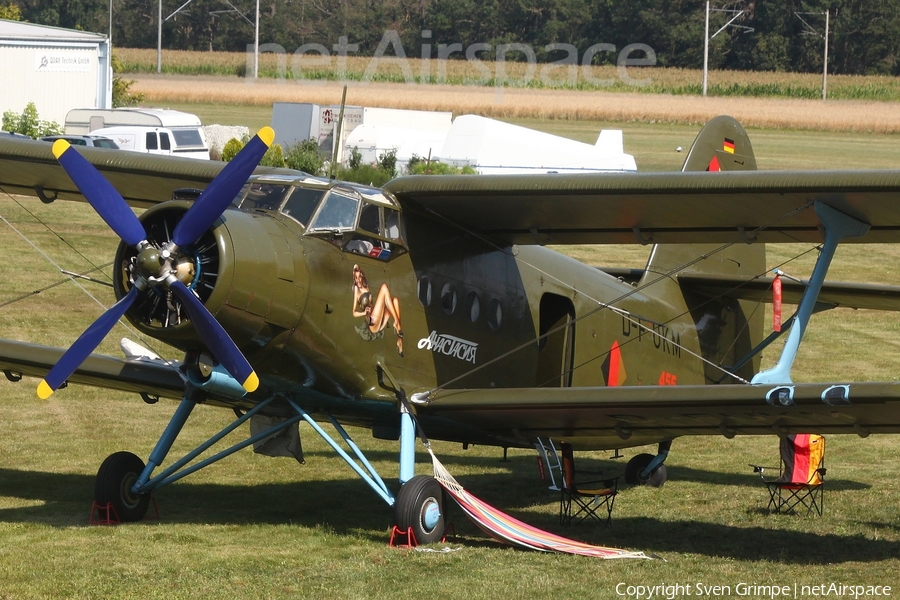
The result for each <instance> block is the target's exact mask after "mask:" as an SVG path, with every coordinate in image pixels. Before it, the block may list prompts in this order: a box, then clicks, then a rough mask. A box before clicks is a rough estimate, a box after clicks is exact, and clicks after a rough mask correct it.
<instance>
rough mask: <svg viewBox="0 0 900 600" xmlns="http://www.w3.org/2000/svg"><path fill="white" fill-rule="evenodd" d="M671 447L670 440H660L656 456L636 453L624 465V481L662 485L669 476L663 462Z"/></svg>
mask: <svg viewBox="0 0 900 600" xmlns="http://www.w3.org/2000/svg"><path fill="white" fill-rule="evenodd" d="M671 448H672V442H671V440H669V441H665V442H660V443H659V449H658V450H657V454H656V456H653V455H652V454H638V455H637V456H634V457H632V459H631V460H629V461H628V464H626V465H625V481H627V482H628V483H630V484H631V485H649V486H652V487H662V486H663V485H665V483H666V481H667V480H668V478H669V474H668V472H667V470H666V465H665V464H664V463H665V461H666V458H667V457H668V456H669V450H670V449H671Z"/></svg>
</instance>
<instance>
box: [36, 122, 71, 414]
mask: <svg viewBox="0 0 900 600" xmlns="http://www.w3.org/2000/svg"><path fill="white" fill-rule="evenodd" d="M60 141H65V140H60ZM52 394H53V388H51V387H50V386H49V385H47V382H46V381H44V380H43V379H41V382H40V383H39V384H38V388H37V395H38V398H40V399H41V400H46V399H47V398H49V397H50V396H51V395H52Z"/></svg>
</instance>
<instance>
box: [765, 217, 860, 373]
mask: <svg viewBox="0 0 900 600" xmlns="http://www.w3.org/2000/svg"><path fill="white" fill-rule="evenodd" d="M813 209H814V210H815V211H816V214H817V215H818V216H819V218H820V219H822V224H823V225H824V226H825V244H824V245H823V246H822V251H821V253H819V258H818V260H816V267H815V269H813V273H812V277H810V279H809V286H808V287H807V288H806V291H805V292H804V293H803V298H801V299H800V306H799V307H798V308H797V315H796V321H795V322H794V326H793V327H791V332H790V334H789V335H788V339H787V341H786V342H785V343H784V348H783V349H782V351H781V357H780V358H779V359H778V363H777V364H776V365H775V366H774V367H772V368H771V369H768V370H766V371H760V372H759V373H757V374H756V375H755V376H754V377H753V379H752V380H751V381H750V383H764V384H788V383H792V380H791V366H792V365H793V364H794V358H796V356H797V350H798V349H799V348H800V341H801V340H802V339H803V334H804V333H805V332H806V324H807V323H809V318H810V316H812V313H813V308H814V307H815V304H816V300H817V299H818V297H819V291H820V290H821V289H822V284H823V283H824V282H825V275H826V274H827V273H828V268H829V267H830V266H831V260H832V259H833V258H834V252H835V250H837V247H838V244H839V243H840V242H841V240H843V239H844V238H848V237H858V236H861V235H863V234H864V233H866V232H867V231H868V230H869V225H868V224H867V223H863V222H862V221H859V220H857V219H855V218H853V217H851V216H849V215H847V214H844V213H842V212H840V211H838V210H836V209H834V208H832V207H830V206H828V205H827V204H823V203H821V202H818V201H817V202H816V203H815V204H814V205H813Z"/></svg>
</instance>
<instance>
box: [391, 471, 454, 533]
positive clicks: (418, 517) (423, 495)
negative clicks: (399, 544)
mask: <svg viewBox="0 0 900 600" xmlns="http://www.w3.org/2000/svg"><path fill="white" fill-rule="evenodd" d="M444 505H445V502H444V489H443V488H442V487H441V484H439V483H438V482H437V481H436V480H435V479H434V477H429V476H428V475H416V476H415V477H413V478H412V479H410V480H409V481H407V482H406V483H405V484H404V485H403V487H402V488H400V493H399V494H397V502H396V503H395V504H394V517H395V519H396V521H397V526H398V527H399V528H400V529H402V530H403V531H406V530H407V528H409V527H411V528H412V530H413V534H414V535H415V536H416V541H417V542H418V543H419V544H431V543H433V542H438V541H440V540H441V538H442V537H443V536H444V527H445V513H444ZM435 511H437V514H435Z"/></svg>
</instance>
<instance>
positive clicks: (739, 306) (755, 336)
mask: <svg viewBox="0 0 900 600" xmlns="http://www.w3.org/2000/svg"><path fill="white" fill-rule="evenodd" d="M749 170H756V159H755V158H754V156H753V148H752V147H751V145H750V138H749V137H748V136H747V132H746V131H744V128H743V127H741V125H740V123H738V122H737V121H736V120H734V119H733V118H731V117H728V116H720V117H716V118H714V119H712V120H711V121H710V122H709V123H707V124H706V126H704V127H703V129H702V130H700V133H699V134H698V135H697V139H696V140H694V144H693V145H692V146H691V149H690V151H689V152H688V155H687V158H686V159H685V161H684V167H682V171H685V172H687V171H749ZM711 176H713V177H714V176H715V175H711ZM737 235H738V232H735V237H736V238H737ZM720 247H721V246H720V245H718V244H669V245H659V244H658V245H656V246H654V247H653V251H652V253H651V254H650V259H649V262H648V263H647V270H646V272H645V274H644V277H643V281H642V282H641V283H645V282H649V281H651V280H653V279H657V278H659V276H660V275H663V274H666V275H669V277H668V278H667V280H668V283H667V284H666V285H674V286H677V281H676V280H675V276H676V275H677V274H678V273H703V274H708V275H716V274H721V275H730V276H734V275H744V276H756V275H761V274H763V273H764V272H765V271H766V247H765V244H745V243H736V244H733V245H731V246H729V247H727V248H725V249H723V250H718V249H719V248H720ZM717 250H718V251H717ZM707 255H708V257H707V258H705V259H704V260H702V261H699V262H693V261H696V260H697V259H698V257H701V256H707ZM682 265H689V266H685V267H682ZM680 291H681V293H682V294H683V296H684V300H685V302H686V303H687V306H688V307H689V308H690V309H691V315H692V317H693V319H694V322H695V324H697V326H698V328H699V327H700V323H701V322H702V323H707V324H709V323H714V324H715V325H714V326H712V327H709V326H708V325H707V327H706V331H703V330H701V333H700V338H701V339H700V342H701V349H702V350H703V355H704V357H705V358H707V359H709V360H710V361H712V362H714V363H717V364H722V365H724V366H730V365H733V364H734V363H735V362H736V361H737V360H739V359H741V358H742V357H743V356H744V355H745V354H747V353H748V352H749V351H750V349H751V348H753V347H754V346H755V345H756V344H757V343H758V342H759V341H760V340H761V339H762V333H763V317H762V312H761V311H758V310H757V311H754V305H751V304H750V303H748V302H746V301H736V300H730V299H726V298H718V299H712V300H711V299H710V298H708V297H703V296H701V295H700V294H698V293H696V292H693V291H692V290H690V289H685V288H683V287H682V288H681V289H680ZM758 369H759V360H758V358H757V359H754V360H753V361H751V362H750V363H748V364H747V365H746V366H745V367H744V368H743V369H742V370H741V371H740V372H739V374H740V375H741V377H744V378H745V379H748V380H749V379H750V377H751V376H752V375H753V374H754V373H755V372H756V371H757V370H758ZM721 376H722V372H721V371H719V370H718V369H714V368H711V367H710V368H707V380H709V381H711V382H712V381H719V380H720V379H721ZM725 381H728V380H727V379H726V380H725Z"/></svg>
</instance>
